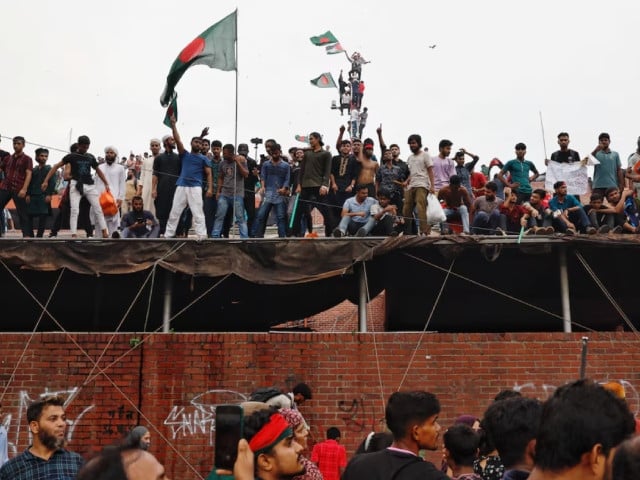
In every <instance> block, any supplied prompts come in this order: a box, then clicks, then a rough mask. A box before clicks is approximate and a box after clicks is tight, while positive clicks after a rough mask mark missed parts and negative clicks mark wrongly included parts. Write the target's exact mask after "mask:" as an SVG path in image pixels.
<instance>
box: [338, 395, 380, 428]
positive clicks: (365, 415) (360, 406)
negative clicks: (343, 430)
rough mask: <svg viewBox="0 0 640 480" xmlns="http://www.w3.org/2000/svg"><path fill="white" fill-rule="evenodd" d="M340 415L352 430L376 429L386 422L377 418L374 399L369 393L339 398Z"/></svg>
mask: <svg viewBox="0 0 640 480" xmlns="http://www.w3.org/2000/svg"><path fill="white" fill-rule="evenodd" d="M376 398H377V397H376ZM338 415H339V417H340V419H341V420H342V421H343V422H344V423H345V426H346V427H347V429H348V430H350V431H352V432H365V431H366V432H370V431H374V430H376V426H378V425H380V424H383V423H384V419H376V415H375V411H374V406H373V400H371V397H370V396H369V397H368V396H367V395H361V396H360V397H358V398H352V399H350V400H338Z"/></svg>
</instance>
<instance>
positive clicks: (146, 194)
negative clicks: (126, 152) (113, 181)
mask: <svg viewBox="0 0 640 480" xmlns="http://www.w3.org/2000/svg"><path fill="white" fill-rule="evenodd" d="M149 149H150V150H151V156H149V157H147V156H143V157H142V166H141V167H140V180H139V181H138V195H140V196H141V197H142V202H143V204H144V207H145V210H149V211H150V212H151V213H153V215H154V216H155V214H156V206H155V202H154V201H153V196H152V195H151V193H152V192H153V162H154V160H155V158H156V157H157V156H158V155H159V154H160V140H158V139H157V138H152V139H151V140H150V141H149Z"/></svg>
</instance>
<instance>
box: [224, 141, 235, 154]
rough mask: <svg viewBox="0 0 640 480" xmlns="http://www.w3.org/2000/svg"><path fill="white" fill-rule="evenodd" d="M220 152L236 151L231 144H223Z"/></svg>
mask: <svg viewBox="0 0 640 480" xmlns="http://www.w3.org/2000/svg"><path fill="white" fill-rule="evenodd" d="M222 150H229V151H231V153H233V152H235V151H236V147H234V146H233V143H225V144H224V146H223V147H222Z"/></svg>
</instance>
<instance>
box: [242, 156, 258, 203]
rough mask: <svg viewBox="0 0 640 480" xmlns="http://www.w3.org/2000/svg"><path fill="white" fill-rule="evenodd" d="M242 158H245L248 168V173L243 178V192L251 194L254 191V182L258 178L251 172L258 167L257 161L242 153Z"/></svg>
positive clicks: (256, 181)
mask: <svg viewBox="0 0 640 480" xmlns="http://www.w3.org/2000/svg"><path fill="white" fill-rule="evenodd" d="M244 158H246V159H247V168H248V169H249V175H247V176H246V178H245V179H244V189H245V192H244V194H245V195H247V193H248V194H251V193H254V192H255V188H256V183H258V180H260V179H259V178H258V177H257V176H255V175H254V174H253V169H254V168H258V162H256V161H255V160H254V159H253V158H251V157H249V156H248V155H244Z"/></svg>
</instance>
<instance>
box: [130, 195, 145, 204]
mask: <svg viewBox="0 0 640 480" xmlns="http://www.w3.org/2000/svg"><path fill="white" fill-rule="evenodd" d="M134 200H142V197H141V196H140V195H134V196H133V197H131V203H133V201H134Z"/></svg>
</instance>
